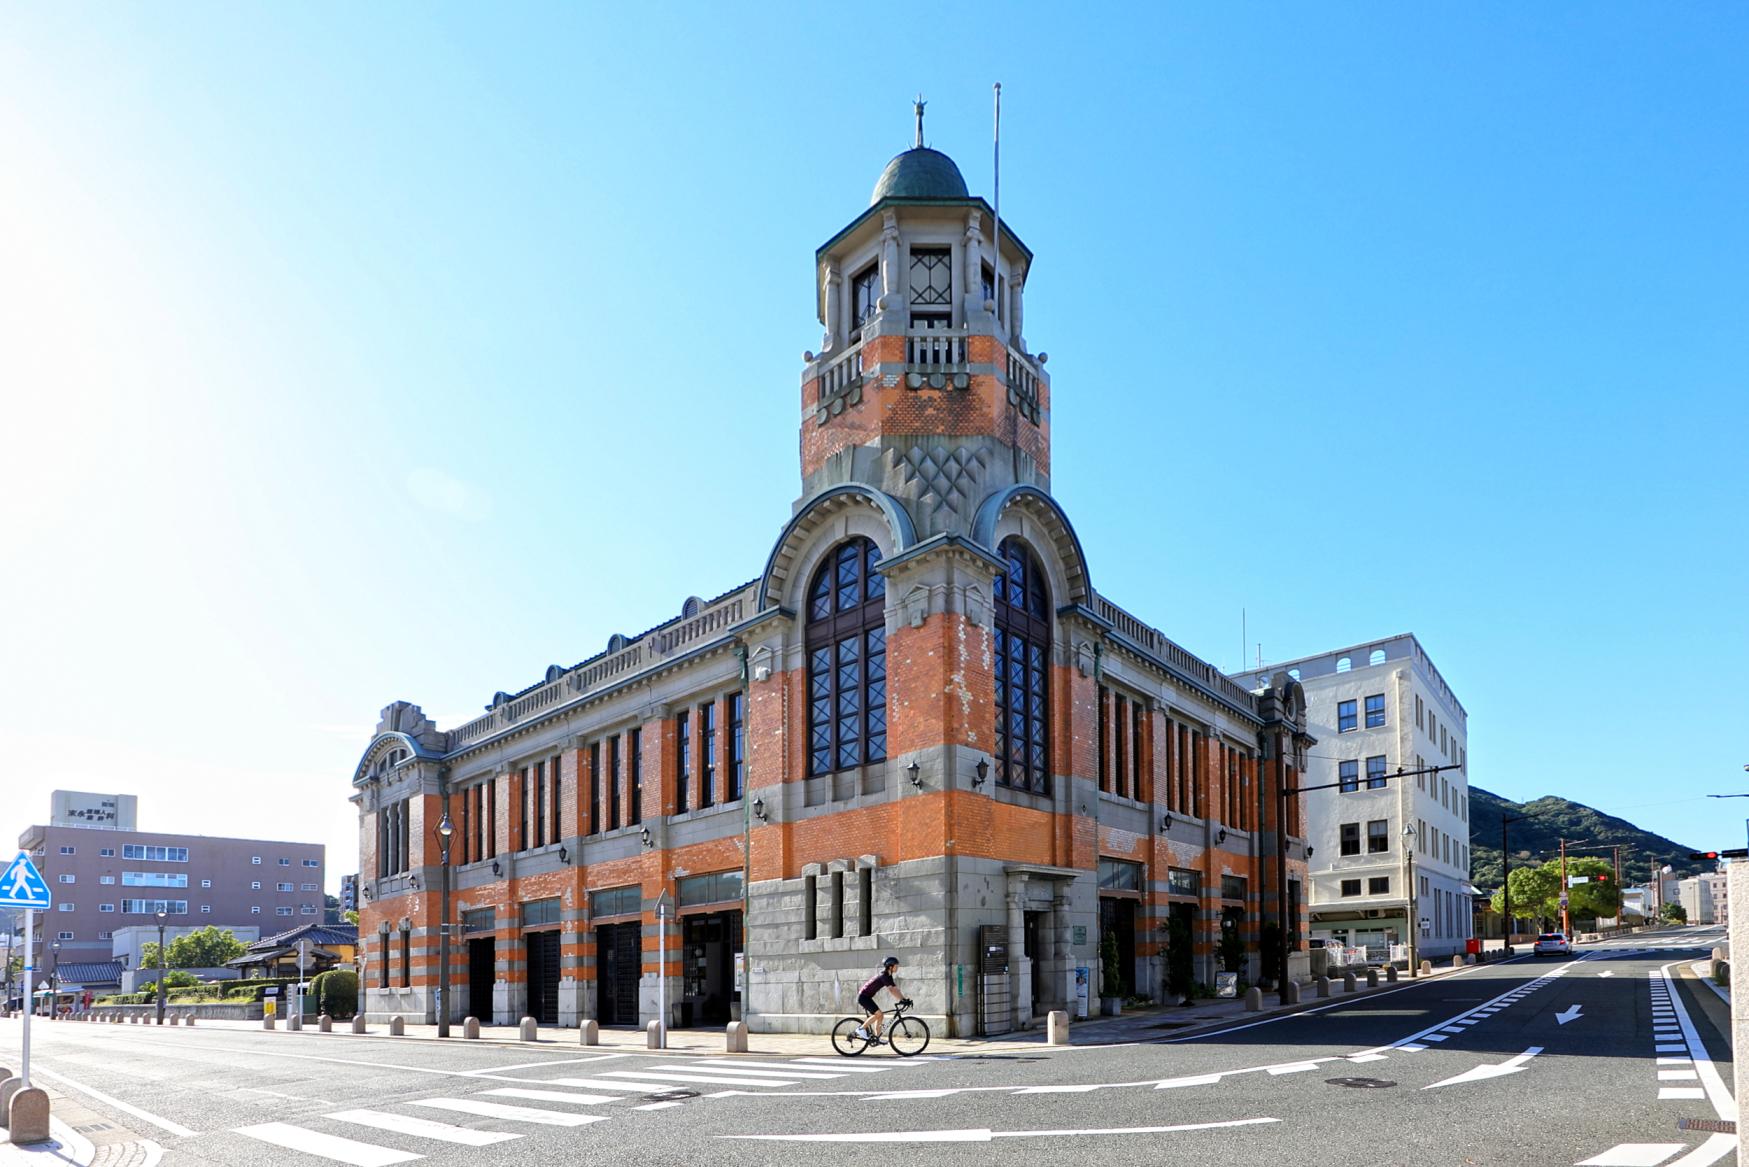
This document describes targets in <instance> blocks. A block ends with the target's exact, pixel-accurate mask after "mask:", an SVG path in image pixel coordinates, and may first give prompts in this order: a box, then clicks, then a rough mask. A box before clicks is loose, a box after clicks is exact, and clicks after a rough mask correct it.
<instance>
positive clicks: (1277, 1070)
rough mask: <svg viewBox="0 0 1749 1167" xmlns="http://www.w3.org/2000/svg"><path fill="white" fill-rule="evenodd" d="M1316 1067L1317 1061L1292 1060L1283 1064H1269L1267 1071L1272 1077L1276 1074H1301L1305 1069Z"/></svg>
mask: <svg viewBox="0 0 1749 1167" xmlns="http://www.w3.org/2000/svg"><path fill="white" fill-rule="evenodd" d="M1317 1068H1318V1063H1317V1062H1292V1063H1290V1064H1288V1065H1285V1066H1270V1067H1269V1073H1270V1076H1271V1077H1274V1076H1275V1075H1277V1074H1303V1073H1305V1072H1306V1071H1307V1070H1315V1069H1317Z"/></svg>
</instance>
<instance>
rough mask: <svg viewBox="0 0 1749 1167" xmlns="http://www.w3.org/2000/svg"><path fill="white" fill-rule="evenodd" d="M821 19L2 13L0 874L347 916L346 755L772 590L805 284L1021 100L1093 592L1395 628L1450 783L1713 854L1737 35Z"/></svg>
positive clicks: (1733, 406) (790, 487)
mask: <svg viewBox="0 0 1749 1167" xmlns="http://www.w3.org/2000/svg"><path fill="white" fill-rule="evenodd" d="M825 11H826V10H825V9H822V8H819V7H812V8H804V7H799V6H798V7H795V8H793V9H789V10H787V11H783V10H778V9H776V8H775V7H773V6H764V5H761V6H754V7H748V6H744V5H743V6H739V7H735V6H729V7H725V6H721V5H714V6H705V5H702V4H696V5H690V4H674V5H612V6H601V7H586V6H582V5H564V6H553V7H543V6H536V5H532V4H530V5H516V6H512V7H508V8H506V7H502V6H499V7H492V8H484V7H473V8H468V7H462V6H457V5H423V4H420V5H414V4H405V5H391V4H382V5H369V6H363V7H360V6H357V5H344V6H343V5H337V4H313V5H302V6H278V7H262V6H237V5H212V6H201V5H196V4H183V5H175V6H171V7H168V8H166V7H164V6H146V5H137V6H124V5H106V6H101V7H96V8H93V7H90V6H74V7H69V6H65V5H47V4H40V5H29V6H23V5H15V6H12V7H10V8H9V9H8V11H7V16H6V23H7V25H8V27H7V31H6V34H5V36H4V37H3V38H0V157H3V158H4V159H5V160H6V161H5V163H4V165H0V392H3V394H4V398H5V402H4V404H5V410H4V414H3V415H0V416H3V417H4V418H5V424H6V434H7V436H8V439H9V440H8V441H7V442H6V444H5V445H6V449H5V456H4V461H3V463H0V522H3V524H4V527H3V530H0V538H3V546H4V547H5V559H4V562H5V567H6V570H5V571H4V572H3V573H0V604H3V610H4V611H5V613H6V616H5V620H4V625H3V628H0V658H3V660H4V665H3V669H0V767H3V770H0V791H3V795H0V810H3V811H4V816H3V817H4V820H5V821H4V822H0V832H3V833H5V834H6V836H7V837H11V836H12V835H14V834H15V833H16V831H17V830H19V829H21V828H23V827H24V826H25V825H26V824H27V823H30V822H34V821H39V820H40V819H41V818H42V817H43V815H44V814H45V813H46V810H47V801H48V791H49V790H50V789H52V788H53V787H55V786H57V785H65V786H73V787H78V788H86V789H98V790H109V789H121V790H133V791H136V792H137V793H139V794H140V795H141V807H142V818H143V822H144V825H146V826H148V827H150V828H156V829H173V828H174V829H191V830H197V831H203V832H207V833H244V834H263V835H269V836H274V835H277V836H289V837H294V838H315V839H318V840H321V841H323V842H326V843H327V844H328V845H329V847H330V853H331V855H332V857H333V859H334V863H333V871H334V873H336V874H337V873H338V872H340V871H342V870H348V869H350V867H351V866H352V857H353V855H354V854H355V850H354V847H355V842H356V833H355V829H354V820H353V813H352V809H351V807H350V806H348V804H347V803H346V801H345V799H346V795H347V793H348V785H347V782H348V778H349V776H350V773H351V769H352V766H353V764H354V762H355V760H356V758H357V756H358V753H359V751H360V750H361V749H362V748H363V747H364V745H365V744H366V742H367V740H368V737H369V734H370V731H371V728H372V726H373V724H374V720H375V715H376V711H377V710H378V709H379V708H381V707H382V706H383V705H385V704H387V703H388V702H389V701H391V700H394V699H396V698H406V699H409V700H412V701H416V702H419V703H422V704H423V705H424V707H425V708H426V710H427V711H428V712H429V713H431V714H433V715H435V716H436V717H437V718H438V719H439V720H440V722H442V723H443V724H446V725H449V724H454V723H456V722H458V721H460V720H462V719H464V718H467V717H469V716H472V715H474V714H476V713H477V712H478V711H479V710H480V708H481V706H482V705H483V704H484V703H485V702H487V701H488V700H490V698H491V694H492V692H493V691H494V690H495V689H500V688H503V689H512V690H513V689H516V688H518V687H521V686H523V685H525V684H527V683H529V682H530V681H532V680H534V679H535V678H537V677H538V676H539V675H540V673H541V672H542V670H544V669H545V667H546V666H547V665H548V664H550V663H555V662H557V663H562V664H571V663H574V662H576V661H578V660H581V659H583V658H584V657H587V656H589V655H591V654H593V653H595V652H596V651H598V650H599V649H600V647H601V646H602V645H603V644H604V642H605V641H606V640H607V637H608V636H609V635H610V634H611V633H613V632H616V631H623V632H627V633H635V632H637V631H639V630H641V629H643V628H646V627H649V626H650V625H652V624H655V623H657V622H659V621H661V620H663V619H665V618H667V617H668V616H670V615H671V614H673V613H675V612H676V611H678V609H679V607H680V604H681V601H682V600H683V599H685V597H686V596H687V595H689V594H692V593H697V594H700V595H706V596H708V595H712V594H715V593H717V592H719V591H722V590H724V589H726V588H729V587H731V586H734V585H737V584H739V583H742V582H744V581H745V580H747V579H750V578H752V577H753V576H754V575H755V574H756V573H757V572H758V570H759V569H760V566H761V565H762V563H763V562H764V559H765V555H766V552H767V550H768V549H769V545H770V541H771V539H772V537H773V536H774V535H775V534H776V532H777V530H778V527H779V526H780V524H781V523H782V522H783V520H784V519H785V517H786V516H787V515H788V513H789V506H790V503H791V500H792V499H793V498H794V496H795V494H796V491H797V486H798V474H797V468H796V422H797V412H798V388H797V377H798V374H799V373H800V369H801V366H800V353H801V352H802V350H803V349H806V348H813V347H816V346H817V344H818V339H819V329H818V326H817V325H816V324H815V322H814V320H813V317H812V291H811V280H812V274H811V258H812V254H813V249H814V247H815V246H817V245H818V244H819V243H820V242H822V241H823V240H824V239H826V238H827V237H829V236H830V235H831V234H833V233H834V232H835V231H836V230H837V229H838V228H839V227H840V226H842V225H843V224H844V223H845V222H847V221H848V220H849V219H850V218H851V217H853V216H854V215H855V214H856V213H857V212H858V211H859V210H860V209H861V208H862V207H863V206H864V205H865V204H866V201H867V198H868V192H869V189H870V187H871V186H872V184H873V182H874V179H875V177H876V175H877V174H878V173H879V172H880V169H881V167H882V165H883V164H884V163H885V162H886V160H887V159H888V158H889V157H890V156H891V155H892V154H893V153H895V152H897V151H898V150H900V149H903V148H904V147H905V146H907V145H908V144H909V137H910V134H911V117H910V106H909V99H910V97H911V95H912V94H913V93H914V92H915V91H917V90H922V91H923V92H925V93H926V94H927V96H928V97H929V101H930V105H929V122H928V127H929V138H930V141H931V143H932V144H933V145H935V146H937V147H939V148H941V149H944V150H946V151H947V152H949V153H950V154H952V155H953V156H954V157H956V158H957V159H958V160H959V162H960V164H961V166H962V168H963V169H964V170H965V172H966V175H967V178H968V180H969V181H970V183H971V185H972V187H973V189H974V190H976V191H979V192H984V193H987V192H988V190H989V185H990V161H989V138H990V108H989V106H990V90H989V84H990V82H991V81H992V80H997V79H1000V80H1001V81H1002V82H1003V83H1004V93H1005V102H1004V143H1003V145H1004V150H1003V154H1004V174H1003V178H1004V182H1003V210H1004V212H1005V217H1007V218H1008V219H1009V220H1010V221H1011V222H1012V224H1013V226H1014V227H1015V229H1016V230H1017V231H1018V232H1019V233H1020V234H1021V235H1022V237H1023V238H1025V239H1026V240H1027V242H1028V243H1029V244H1030V245H1031V246H1032V247H1033V248H1034V250H1035V251H1036V252H1037V255H1038V261H1037V264H1036V267H1035V269H1034V273H1033V278H1032V280H1031V281H1030V282H1029V301H1028V307H1027V325H1028V329H1027V331H1028V334H1029V338H1030V340H1031V342H1032V344H1033V347H1034V348H1035V349H1044V350H1046V351H1048V352H1050V354H1051V356H1052V361H1051V370H1052V373H1053V375H1054V394H1055V402H1054V404H1055V409H1054V414H1053V426H1054V437H1055V488H1056V490H1057V493H1058V494H1059V495H1060V497H1061V499H1062V501H1063V502H1064V504H1065V505H1066V506H1067V508H1068V510H1069V513H1070V514H1071V516H1072V517H1073V518H1074V519H1075V521H1076V522H1077V524H1078V526H1079V530H1080V534H1081V538H1082V540H1083V542H1084V544H1085V546H1086V549H1087V551H1088V554H1089V555H1090V557H1091V559H1092V565H1093V571H1094V578H1095V581H1096V583H1097V585H1098V586H1099V587H1100V588H1101V590H1103V591H1105V592H1107V593H1108V594H1110V595H1111V596H1112V597H1114V598H1115V599H1117V600H1118V601H1119V602H1120V603H1123V604H1124V605H1126V606H1127V607H1129V608H1131V609H1132V610H1134V611H1135V612H1137V613H1138V614H1140V615H1142V616H1144V617H1145V618H1147V619H1149V620H1151V621H1153V622H1154V623H1156V624H1158V625H1160V626H1161V627H1162V628H1164V629H1165V630H1166V631H1167V632H1168V633H1169V634H1170V635H1171V636H1173V637H1174V638H1176V639H1178V640H1179V641H1181V642H1182V643H1184V644H1185V645H1186V646H1188V647H1190V648H1192V649H1193V650H1195V651H1198V652H1201V653H1203V654H1204V655H1206V656H1208V657H1209V658H1210V659H1212V660H1214V661H1215V662H1216V663H1218V664H1220V665H1222V666H1224V667H1227V668H1237V667H1238V666H1239V665H1240V664H1241V642H1240V610H1241V608H1244V609H1246V610H1247V611H1248V613H1249V627H1250V631H1251V640H1252V641H1253V645H1252V646H1251V647H1249V648H1248V649H1246V650H1245V651H1246V652H1248V653H1255V651H1256V648H1255V642H1259V641H1260V642H1261V644H1262V651H1263V653H1264V655H1265V656H1266V657H1268V658H1271V659H1281V658H1285V657H1289V656H1295V655H1300V654H1305V653H1311V652H1317V651H1321V650H1324V649H1327V648H1331V647H1335V646H1338V645H1342V644H1348V643H1352V642H1354V641H1358V640H1363V639H1367V638H1371V637H1376V636H1382V635H1386V634H1390V633H1394V632H1398V631H1404V630H1413V631H1414V632H1416V633H1417V634H1419V635H1420V636H1421V638H1422V639H1423V641H1424V642H1425V644H1426V645H1427V646H1428V648H1429V650H1430V652H1431V653H1432V654H1433V657H1434V659H1435V660H1436V661H1437V662H1438V664H1439V666H1440V668H1441V669H1442V670H1443V671H1444V673H1445V675H1446V677H1447V678H1448V679H1449V680H1450V682H1451V683H1452V685H1453V687H1454V688H1455V689H1456V690H1457V692H1458V693H1459V695H1460V696H1461V698H1462V700H1463V701H1464V702H1465V704H1466V705H1467V706H1468V709H1469V712H1470V717H1471V739H1470V740H1471V759H1472V772H1473V780H1474V781H1475V783H1476V784H1478V785H1480V786H1484V787H1486V788H1488V789H1491V790H1494V791H1497V792H1499V793H1503V794H1506V795H1508V796H1511V797H1515V798H1529V797H1534V796H1537V795H1540V794H1543V793H1549V792H1552V793H1559V794H1564V795H1567V796H1570V797H1573V798H1577V799H1580V800H1583V801H1585V802H1588V803H1591V804H1593V805H1596V806H1599V807H1602V808H1605V809H1618V808H1625V813H1627V814H1628V815H1629V817H1632V818H1634V819H1636V820H1637V821H1639V822H1641V823H1643V824H1645V825H1648V826H1650V827H1653V828H1655V829H1658V830H1661V831H1664V832H1667V833H1669V834H1671V835H1673V836H1675V837H1677V838H1678V839H1680V840H1682V841H1684V842H1687V843H1691V844H1693V845H1696V846H1700V845H1707V846H1730V845H1739V846H1740V845H1742V843H1743V831H1742V829H1741V827H1740V826H1737V825H1733V824H1740V823H1741V821H1742V814H1743V813H1744V812H1745V811H1749V802H1744V803H1723V804H1721V803H1708V802H1706V801H1704V800H1703V798H1702V796H1704V795H1705V794H1706V793H1708V792H1721V791H1732V790H1741V789H1749V775H1745V774H1744V773H1743V770H1742V767H1743V765H1744V763H1749V732H1746V731H1749V701H1746V700H1745V695H1744V692H1743V686H1742V683H1741V682H1740V681H1739V679H1738V678H1739V676H1740V674H1741V673H1742V671H1743V662H1744V661H1745V658H1746V657H1749V651H1746V650H1749V636H1746V633H1745V623H1744V617H1743V602H1744V597H1745V593H1746V591H1749V589H1746V588H1745V585H1744V580H1745V576H1746V571H1749V558H1746V552H1745V534H1746V528H1749V523H1746V522H1745V519H1744V509H1743V507H1744V494H1745V491H1744V486H1745V471H1744V435H1745V434H1746V433H1749V406H1746V405H1745V397H1744V394H1745V388H1746V380H1749V378H1746V376H1745V374H1746V373H1749V326H1746V325H1749V320H1746V317H1749V314H1746V312H1745V307H1746V302H1745V301H1746V297H1745V281H1744V273H1745V272H1746V271H1749V217H1746V216H1745V214H1744V208H1745V207H1749V162H1746V156H1745V150H1744V142H1745V138H1744V127H1745V126H1746V125H1749V87H1746V86H1745V85H1744V84H1743V71H1742V67H1743V66H1742V63H1743V57H1742V51H1743V46H1744V45H1745V44H1749V10H1746V9H1745V8H1744V7H1743V6H1742V5H1740V4H1726V3H1718V4H1703V3H1697V4H1686V5H1680V6H1669V5H1606V6H1596V5H1537V6H1531V7H1529V8H1527V7H1525V6H1521V5H1486V4H1479V5H1466V6H1463V7H1461V8H1447V9H1444V10H1439V11H1430V10H1426V9H1419V10H1408V9H1393V8H1390V7H1380V6H1377V5H1364V6H1362V5H1355V6H1349V7H1335V6H1328V5H1321V6H1315V7H1303V6H1302V7H1298V8H1285V9H1284V8H1279V7H1275V8H1247V7H1239V6H1233V5H1225V4H1222V5H1212V4H1211V5H1201V6H1195V7H1192V6H1185V5H1172V6H1164V5H1149V6H1139V7H1138V8H1137V9H1136V10H1135V11H1132V12H1130V13H1128V14H1119V13H1117V12H1116V11H1115V10H1113V11H1110V12H1107V13H1106V14H1105V15H1100V14H1099V13H1098V12H1096V11H1095V10H1091V9H1090V10H1086V11H1085V12H1077V13H1075V14H1073V15H1070V14H1068V12H1067V10H1065V9H1063V7H1062V6H1060V5H1036V6H1033V7H1031V8H1030V9H1027V8H1021V7H1017V6H1012V5H1001V6H994V5H992V6H977V7H967V8H956V7H953V6H949V5H942V6H936V7H934V8H932V9H930V10H929V12H928V13H927V14H925V13H923V12H922V11H921V10H919V11H918V12H912V13H909V14H908V15H907V16H905V18H904V19H903V20H901V19H899V18H898V17H897V16H896V15H895V13H896V11H897V10H894V12H893V13H887V14H885V15H884V16H882V17H880V18H879V19H875V18H871V17H870V16H869V15H868V14H867V13H864V12H861V11H857V10H851V9H844V8H842V7H840V8H837V9H833V10H831V12H832V15H831V16H830V17H828V16H826V15H824V13H825ZM925 16H928V17H929V19H928V20H927V21H924V17H925ZM919 21H924V23H922V24H919V23H918V22H919ZM907 27H908V31H903V30H904V29H906V28H907Z"/></svg>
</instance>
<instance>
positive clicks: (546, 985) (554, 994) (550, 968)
mask: <svg viewBox="0 0 1749 1167" xmlns="http://www.w3.org/2000/svg"><path fill="white" fill-rule="evenodd" d="M523 942H524V944H525V945H526V946H527V948H528V1015H529V1016H530V1017H532V1018H534V1019H535V1020H536V1021H538V1022H540V1023H541V1024H542V1025H557V1024H558V1023H559V933H558V930H557V929H554V930H552V931H550V932H529V933H526V934H524V936H523Z"/></svg>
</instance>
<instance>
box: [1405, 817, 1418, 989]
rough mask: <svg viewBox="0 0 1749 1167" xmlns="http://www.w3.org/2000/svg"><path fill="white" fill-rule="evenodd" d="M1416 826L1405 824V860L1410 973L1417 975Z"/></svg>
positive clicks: (1413, 975)
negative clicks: (1407, 869)
mask: <svg viewBox="0 0 1749 1167" xmlns="http://www.w3.org/2000/svg"><path fill="white" fill-rule="evenodd" d="M1415 840H1416V835H1415V827H1414V825H1413V824H1411V823H1404V824H1403V861H1404V862H1405V863H1407V864H1408V865H1409V885H1408V889H1407V890H1408V892H1409V899H1408V910H1409V975H1410V976H1411V977H1416V976H1419V975H1420V974H1421V965H1420V964H1419V962H1417V961H1416V959H1415V957H1416V955H1417V945H1416V943H1415V938H1416V935H1417V932H1416V928H1417V927H1418V925H1419V923H1420V922H1419V921H1418V920H1416V919H1415Z"/></svg>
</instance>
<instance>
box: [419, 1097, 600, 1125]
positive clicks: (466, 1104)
mask: <svg viewBox="0 0 1749 1167" xmlns="http://www.w3.org/2000/svg"><path fill="white" fill-rule="evenodd" d="M408 1104H409V1105H411V1106H428V1107H430V1108H431V1109H432V1110H453V1111H455V1112H456V1113H457V1114H477V1115H480V1116H482V1117H484V1118H508V1119H513V1120H515V1121H516V1122H532V1123H535V1124H536V1125H538V1126H588V1125H589V1124H590V1123H592V1122H606V1121H607V1116H606V1115H605V1114H567V1113H565V1112H564V1111H562V1110H539V1109H537V1108H535V1107H533V1106H506V1105H505V1104H504V1103H502V1102H482V1101H480V1100H479V1099H477V1098H414V1099H410V1100H409V1103H408Z"/></svg>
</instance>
